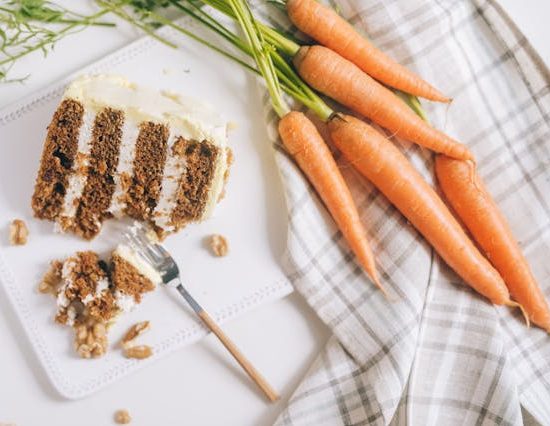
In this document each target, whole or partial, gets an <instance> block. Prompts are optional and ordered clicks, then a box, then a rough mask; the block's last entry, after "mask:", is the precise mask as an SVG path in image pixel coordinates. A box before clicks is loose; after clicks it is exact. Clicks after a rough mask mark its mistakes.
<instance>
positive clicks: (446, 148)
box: [294, 46, 473, 160]
mask: <svg viewBox="0 0 550 426" xmlns="http://www.w3.org/2000/svg"><path fill="white" fill-rule="evenodd" d="M294 64H295V66H296V68H297V70H298V73H299V74H300V75H301V76H302V78H303V79H304V80H305V81H306V82H307V83H309V84H310V85H311V86H312V87H314V88H315V89H317V90H318V91H320V92H321V93H324V94H325V95H327V96H330V97H331V98H333V99H335V100H336V101H338V102H340V103H341V104H343V105H345V106H347V107H348V108H351V109H352V110H354V111H356V112H358V113H360V114H362V115H364V116H366V117H369V118H370V119H371V120H372V121H374V122H375V123H377V124H379V125H380V126H382V127H384V128H386V129H388V130H389V131H391V132H392V133H394V134H396V135H397V136H400V137H402V138H404V139H407V140H410V141H412V142H415V143H417V144H419V145H422V146H424V147H426V148H429V149H431V150H433V151H436V152H439V153H442V154H446V155H448V156H449V157H453V158H458V159H461V160H472V159H473V156H472V153H471V152H470V151H469V150H468V148H466V147H465V146H464V145H462V144H461V143H459V142H457V141H455V140H454V139H452V138H450V137H449V136H447V135H446V134H444V133H443V132H440V131H439V130H437V129H435V128H433V127H432V126H430V125H429V124H428V123H426V122H425V121H423V120H422V119H421V118H420V117H419V116H417V115H416V114H415V113H414V112H413V111H412V110H411V109H410V108H409V107H408V106H407V105H406V104H405V103H404V102H403V101H402V100H401V99H399V98H397V96H395V94H394V93H392V92H391V91H390V90H388V89H387V88H385V87H384V86H382V85H381V84H380V83H378V82H377V81H376V80H373V79H372V78H371V77H369V76H368V75H367V74H365V73H364V72H363V71H361V70H360V69H359V68H357V67H356V66H355V65H354V64H353V63H351V62H350V61H348V60H347V59H344V58H342V57H341V56H340V55H338V54H337V53H335V52H333V51H332V50H330V49H327V48H326V47H323V46H309V47H302V48H301V49H300V50H299V52H298V53H297V55H296V56H295V57H294Z"/></svg>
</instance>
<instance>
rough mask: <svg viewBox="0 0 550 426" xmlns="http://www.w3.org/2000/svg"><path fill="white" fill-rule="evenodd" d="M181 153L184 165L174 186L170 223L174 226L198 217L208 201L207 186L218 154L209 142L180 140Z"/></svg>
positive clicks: (212, 174) (211, 177) (210, 182)
mask: <svg viewBox="0 0 550 426" xmlns="http://www.w3.org/2000/svg"><path fill="white" fill-rule="evenodd" d="M180 150H181V153H182V155H183V157H184V158H185V164H186V168H185V171H184V172H183V173H182V175H181V178H180V183H179V188H178V190H177V196H176V197H177V200H176V205H175V207H174V209H173V211H172V224H174V226H176V227H180V226H182V225H185V224H186V223H188V222H194V221H197V220H199V219H200V217H201V215H202V214H203V212H204V210H205V209H206V207H207V203H208V202H209V201H210V200H209V196H208V189H209V188H210V185H211V184H212V179H213V178H214V173H215V167H214V165H215V164H216V157H217V156H218V155H219V154H220V152H219V150H218V149H217V148H216V146H215V145H213V144H211V143H209V142H203V143H200V142H197V141H182V146H181V149H180Z"/></svg>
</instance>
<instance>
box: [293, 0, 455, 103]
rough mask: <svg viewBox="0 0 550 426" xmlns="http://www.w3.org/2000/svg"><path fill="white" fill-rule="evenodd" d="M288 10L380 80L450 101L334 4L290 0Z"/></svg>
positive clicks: (307, 31) (299, 24)
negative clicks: (379, 46) (363, 32)
mask: <svg viewBox="0 0 550 426" xmlns="http://www.w3.org/2000/svg"><path fill="white" fill-rule="evenodd" d="M286 10H287V12H288V16H289V18H290V20H291V21H292V22H293V23H294V25H296V27H298V29H299V30H300V31H302V32H303V33H305V34H307V35H309V36H310V37H311V38H313V39H315V40H316V41H317V42H319V43H321V44H322V45H324V46H326V47H328V48H330V49H332V50H334V51H335V52H336V53H338V54H339V55H341V56H343V57H344V58H346V59H347V60H349V61H351V62H353V63H354V64H355V65H357V66H358V67H359V68H361V69H362V70H363V71H364V72H366V73H367V74H369V75H370V76H371V77H373V78H375V79H377V80H378V81H380V82H382V83H384V84H386V85H388V86H390V87H394V88H396V89H399V90H401V91H403V92H406V93H410V94H411V95H415V96H420V97H422V98H426V99H430V100H432V101H438V102H449V101H450V99H449V98H447V97H446V96H444V95H443V94H442V93H441V92H439V91H438V90H437V89H435V88H434V87H432V86H431V85H430V84H428V83H427V82H426V81H424V80H423V79H422V78H421V77H420V76H418V75H417V74H415V73H414V72H412V71H410V70H409V69H407V68H405V67H404V66H402V65H400V64H399V63H397V62H396V61H394V60H393V59H391V58H390V57H389V56H387V55H386V54H385V53H384V52H382V51H381V50H379V49H377V48H376V47H375V46H374V45H373V44H372V43H371V42H370V41H368V40H367V39H366V38H365V37H363V36H362V35H361V34H359V33H358V32H357V31H356V30H355V28H353V26H351V25H350V24H349V23H348V22H347V21H346V20H345V19H343V18H342V17H340V16H339V15H338V14H337V13H336V12H335V11H333V10H332V9H331V8H329V7H327V6H325V5H323V4H321V3H319V2H318V1H316V0H288V1H287V2H286Z"/></svg>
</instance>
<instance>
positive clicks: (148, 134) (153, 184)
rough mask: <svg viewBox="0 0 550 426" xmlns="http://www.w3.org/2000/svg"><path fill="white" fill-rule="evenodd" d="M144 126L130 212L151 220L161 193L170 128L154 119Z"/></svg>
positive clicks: (133, 180) (137, 147)
mask: <svg viewBox="0 0 550 426" xmlns="http://www.w3.org/2000/svg"><path fill="white" fill-rule="evenodd" d="M140 127H141V128H140V131H139V135H138V138H137V141H136V148H135V149H136V152H135V157H134V168H133V176H132V179H131V183H130V187H129V188H128V198H127V202H126V213H127V214H128V216H131V217H133V218H134V219H138V220H148V219H150V218H151V214H152V213H153V209H154V208H155V206H156V205H157V202H158V199H159V196H160V190H161V185H162V171H163V170H164V163H165V161H166V147H167V141H168V132H169V130H168V127H167V126H165V125H163V124H155V123H153V122H151V121H149V122H145V123H142V124H141V126H140Z"/></svg>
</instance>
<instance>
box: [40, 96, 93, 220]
mask: <svg viewBox="0 0 550 426" xmlns="http://www.w3.org/2000/svg"><path fill="white" fill-rule="evenodd" d="M83 115H84V108H83V107H82V105H81V104H80V103H79V102H77V101H75V100H72V99H65V100H63V101H62V102H61V105H59V107H58V108H57V111H56V112H55V114H54V116H53V119H52V121H51V123H50V125H49V126H48V133H47V135H46V141H45V142H44V150H43V152H42V159H41V161H40V170H39V171H38V177H37V179H36V186H35V189H34V194H33V196H32V208H33V210H34V212H35V214H36V217H38V218H40V219H48V220H54V219H55V218H56V217H57V216H58V215H59V213H60V210H61V208H62V205H63V199H64V197H65V194H66V192H67V183H68V178H69V175H70V174H71V173H72V168H73V163H74V160H75V157H76V153H77V146H78V135H79V132H80V127H81V126H82V117H83Z"/></svg>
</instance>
